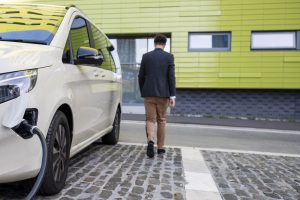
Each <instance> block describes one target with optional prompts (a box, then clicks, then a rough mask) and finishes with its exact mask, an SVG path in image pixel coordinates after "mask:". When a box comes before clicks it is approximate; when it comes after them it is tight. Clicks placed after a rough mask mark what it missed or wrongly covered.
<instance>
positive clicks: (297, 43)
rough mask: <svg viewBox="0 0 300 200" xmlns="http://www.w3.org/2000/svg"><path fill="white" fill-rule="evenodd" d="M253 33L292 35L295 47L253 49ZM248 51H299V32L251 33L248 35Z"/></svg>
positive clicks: (271, 31) (269, 31) (261, 32)
mask: <svg viewBox="0 0 300 200" xmlns="http://www.w3.org/2000/svg"><path fill="white" fill-rule="evenodd" d="M255 33H260V34H268V33H273V34H280V33H294V39H295V46H294V47H293V48H289V47H286V48H284V47H280V48H276V47H270V48H267V47H266V48H254V47H253V36H254V34H255ZM250 50H251V51H282V50H284V51H297V50H300V31H299V30H267V31H264V30H259V31H251V35H250Z"/></svg>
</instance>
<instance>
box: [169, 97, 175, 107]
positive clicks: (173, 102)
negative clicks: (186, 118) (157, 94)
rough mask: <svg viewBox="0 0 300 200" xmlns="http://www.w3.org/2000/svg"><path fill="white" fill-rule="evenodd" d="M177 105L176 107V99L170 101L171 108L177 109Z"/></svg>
mask: <svg viewBox="0 0 300 200" xmlns="http://www.w3.org/2000/svg"><path fill="white" fill-rule="evenodd" d="M175 105H176V100H175V99H170V101H169V106H170V107H175Z"/></svg>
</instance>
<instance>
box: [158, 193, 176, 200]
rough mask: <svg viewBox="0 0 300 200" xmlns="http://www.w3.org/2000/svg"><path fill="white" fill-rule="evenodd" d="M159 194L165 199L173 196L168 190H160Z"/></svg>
mask: <svg viewBox="0 0 300 200" xmlns="http://www.w3.org/2000/svg"><path fill="white" fill-rule="evenodd" d="M160 194H161V196H163V197H164V198H167V199H172V198H173V194H172V193H170V192H161V193H160Z"/></svg>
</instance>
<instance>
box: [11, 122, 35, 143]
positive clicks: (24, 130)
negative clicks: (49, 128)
mask: <svg viewBox="0 0 300 200" xmlns="http://www.w3.org/2000/svg"><path fill="white" fill-rule="evenodd" d="M32 127H33V126H32V125H30V124H29V123H28V122H27V121H26V120H23V121H22V122H21V123H20V124H19V125H17V126H16V127H14V128H12V129H13V130H14V131H15V132H16V133H17V134H18V135H19V136H21V137H22V138H23V139H30V138H32V136H33V133H32Z"/></svg>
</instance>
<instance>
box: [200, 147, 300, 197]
mask: <svg viewBox="0 0 300 200" xmlns="http://www.w3.org/2000/svg"><path fill="white" fill-rule="evenodd" d="M202 154H203V156H204V159H205V161H206V164H207V165H208V167H209V168H210V170H211V172H212V175H213V177H214V180H215V182H216V183H217V186H218V187H219V191H220V192H221V195H222V197H223V199H225V200H266V199H268V200H269V199H270V200H271V199H272V200H273V199H285V200H299V199H300V158H294V157H281V156H280V157H279V156H267V155H254V154H242V153H225V152H213V151H202Z"/></svg>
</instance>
